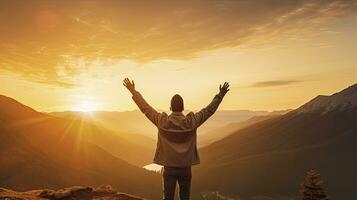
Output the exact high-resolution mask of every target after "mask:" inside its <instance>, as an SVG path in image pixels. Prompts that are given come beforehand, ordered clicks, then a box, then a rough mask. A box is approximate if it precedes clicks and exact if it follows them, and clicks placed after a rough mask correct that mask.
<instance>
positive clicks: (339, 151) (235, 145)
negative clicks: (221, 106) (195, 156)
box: [194, 85, 357, 199]
mask: <svg viewBox="0 0 357 200" xmlns="http://www.w3.org/2000/svg"><path fill="white" fill-rule="evenodd" d="M356 88H357V85H354V86H351V87H349V88H347V89H346V90H343V91H341V92H339V93H336V94H334V95H331V96H326V97H324V100H322V101H321V98H315V99H314V100H312V101H310V102H309V103H307V104H305V105H303V106H301V107H300V108H299V109H297V110H295V111H291V112H289V113H287V114H285V115H283V116H280V117H277V118H273V119H268V120H265V121H262V122H259V123H257V124H255V125H253V126H249V127H247V128H245V129H242V130H239V131H237V132H235V133H234V134H232V135H230V136H228V137H226V138H224V139H222V140H220V141H218V142H215V143H213V144H211V145H209V146H207V147H205V148H203V149H201V158H202V164H201V165H200V166H198V167H197V168H196V170H195V173H196V178H195V180H194V181H195V184H194V185H197V187H195V190H196V191H219V192H222V193H224V194H226V195H228V196H233V197H237V196H239V197H245V198H247V197H252V196H258V195H261V196H269V197H274V198H276V197H277V196H286V197H289V196H291V195H297V193H298V189H299V185H300V183H301V181H302V179H303V177H304V173H305V172H306V171H307V170H308V169H311V168H315V169H317V170H318V171H320V172H321V174H322V176H323V178H324V180H326V181H325V186H326V188H327V191H328V194H329V195H330V196H331V197H332V199H356V198H357V192H356V191H355V189H354V186H353V185H354V182H355V180H354V179H355V177H357V172H356V171H355V169H356V168H357V160H356V159H355V152H357V106H355V105H356V104H353V102H355V101H356V98H355V97H356V94H357V90H356ZM311 105H313V106H311ZM316 105H318V106H316ZM217 172H219V173H217Z"/></svg>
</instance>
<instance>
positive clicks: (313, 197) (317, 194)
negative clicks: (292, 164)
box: [300, 169, 329, 200]
mask: <svg viewBox="0 0 357 200" xmlns="http://www.w3.org/2000/svg"><path fill="white" fill-rule="evenodd" d="M300 192H301V200H328V199H329V198H328V197H327V195H326V194H325V191H324V190H323V188H322V181H321V180H320V174H319V173H318V172H317V171H316V170H313V169H312V170H309V171H308V172H307V173H306V177H305V181H304V182H303V183H302V184H301V190H300Z"/></svg>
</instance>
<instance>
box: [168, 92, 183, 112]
mask: <svg viewBox="0 0 357 200" xmlns="http://www.w3.org/2000/svg"><path fill="white" fill-rule="evenodd" d="M170 109H171V111H172V112H182V111H183V109H184V107H183V99H182V97H181V96H180V95H179V94H175V95H174V96H173V97H172V98H171V107H170Z"/></svg>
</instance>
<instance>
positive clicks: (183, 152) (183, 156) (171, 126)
mask: <svg viewBox="0 0 357 200" xmlns="http://www.w3.org/2000/svg"><path fill="white" fill-rule="evenodd" d="M222 98H223V96H220V95H216V96H215V97H214V99H213V100H212V102H211V103H210V104H209V105H208V106H207V107H205V108H203V109H202V110H200V111H199V112H197V113H193V112H190V113H188V114H187V115H186V116H185V115H183V114H182V112H172V113H171V114H170V115H167V114H166V113H165V112H163V113H159V112H157V111H156V110H155V109H153V108H152V107H151V106H150V105H149V104H148V103H147V102H146V101H145V100H144V98H143V97H142V96H141V94H140V93H139V92H136V93H133V100H134V101H135V103H136V104H137V105H138V107H139V108H140V110H141V111H142V112H143V113H144V114H145V115H146V116H147V117H148V119H149V120H150V121H151V122H153V123H154V124H155V125H156V126H157V128H158V141H157V147H156V153H155V157H154V163H156V164H159V165H164V166H170V167H187V166H191V165H196V164H199V163H200V159H199V155H198V151H197V128H198V127H199V126H200V125H202V124H203V123H204V122H205V121H206V120H207V119H208V118H209V117H210V116H212V115H213V113H214V112H215V111H216V110H217V108H218V106H219V104H220V103H221V101H222Z"/></svg>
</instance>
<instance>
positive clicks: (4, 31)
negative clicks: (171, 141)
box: [0, 0, 357, 111]
mask: <svg viewBox="0 0 357 200" xmlns="http://www.w3.org/2000/svg"><path fill="white" fill-rule="evenodd" d="M15 13H16V14H15ZM356 13H357V3H356V1H342V2H341V1H328V2H327V1H323V2H317V1H304V2H303V3H302V2H297V1H285V0H284V1H283V0H280V1H279V0H277V1H276V3H275V4H263V3H258V1H228V0H227V1H225V0H223V1H217V2H216V1H195V2H188V1H187V2H182V1H169V2H167V1H151V2H150V3H149V2H146V3H143V2H140V3H139V2H133V1H109V0H105V1H95V0H94V1H76V2H70V1H57V2H56V1H35V2H29V1H6V2H5V1H2V2H1V3H0V23H1V26H0V41H1V44H0V45H1V48H0V94H4V95H7V96H10V97H13V98H16V99H18V100H19V101H21V102H23V103H25V104H27V105H29V106H31V107H33V108H35V109H37V110H40V111H62V110H132V109H135V108H136V107H135V105H134V103H133V102H132V101H131V98H130V95H129V93H128V92H127V91H125V88H124V87H122V85H121V81H122V79H123V78H124V77H126V76H128V77H130V78H133V79H135V81H136V83H137V88H138V90H139V91H140V92H141V93H142V94H143V95H144V96H145V97H146V98H147V99H148V101H149V102H150V103H151V104H152V105H153V106H154V107H156V108H159V109H163V110H167V109H168V108H169V100H170V98H171V96H172V95H173V94H175V93H180V94H182V96H183V97H184V99H185V104H186V108H188V109H190V110H197V109H199V108H201V107H202V106H205V105H206V104H207V103H208V102H209V101H210V100H211V98H213V95H214V94H215V93H216V92H217V91H218V85H219V83H221V82H224V81H229V82H230V83H231V87H232V88H231V91H230V94H229V95H227V97H226V99H225V101H224V102H223V104H222V107H221V109H225V110H233V109H251V110H278V109H287V108H296V107H298V106H300V105H301V104H303V103H304V102H306V101H308V100H309V99H311V98H313V97H314V96H316V95H318V94H331V93H333V92H337V91H339V90H341V89H343V88H345V87H347V86H349V85H351V84H354V83H356V82H357V81H356V80H357V79H356V77H357V58H356V56H355V52H357V40H356V37H355V36H356V35H357V17H356V15H355V14H356Z"/></svg>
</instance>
